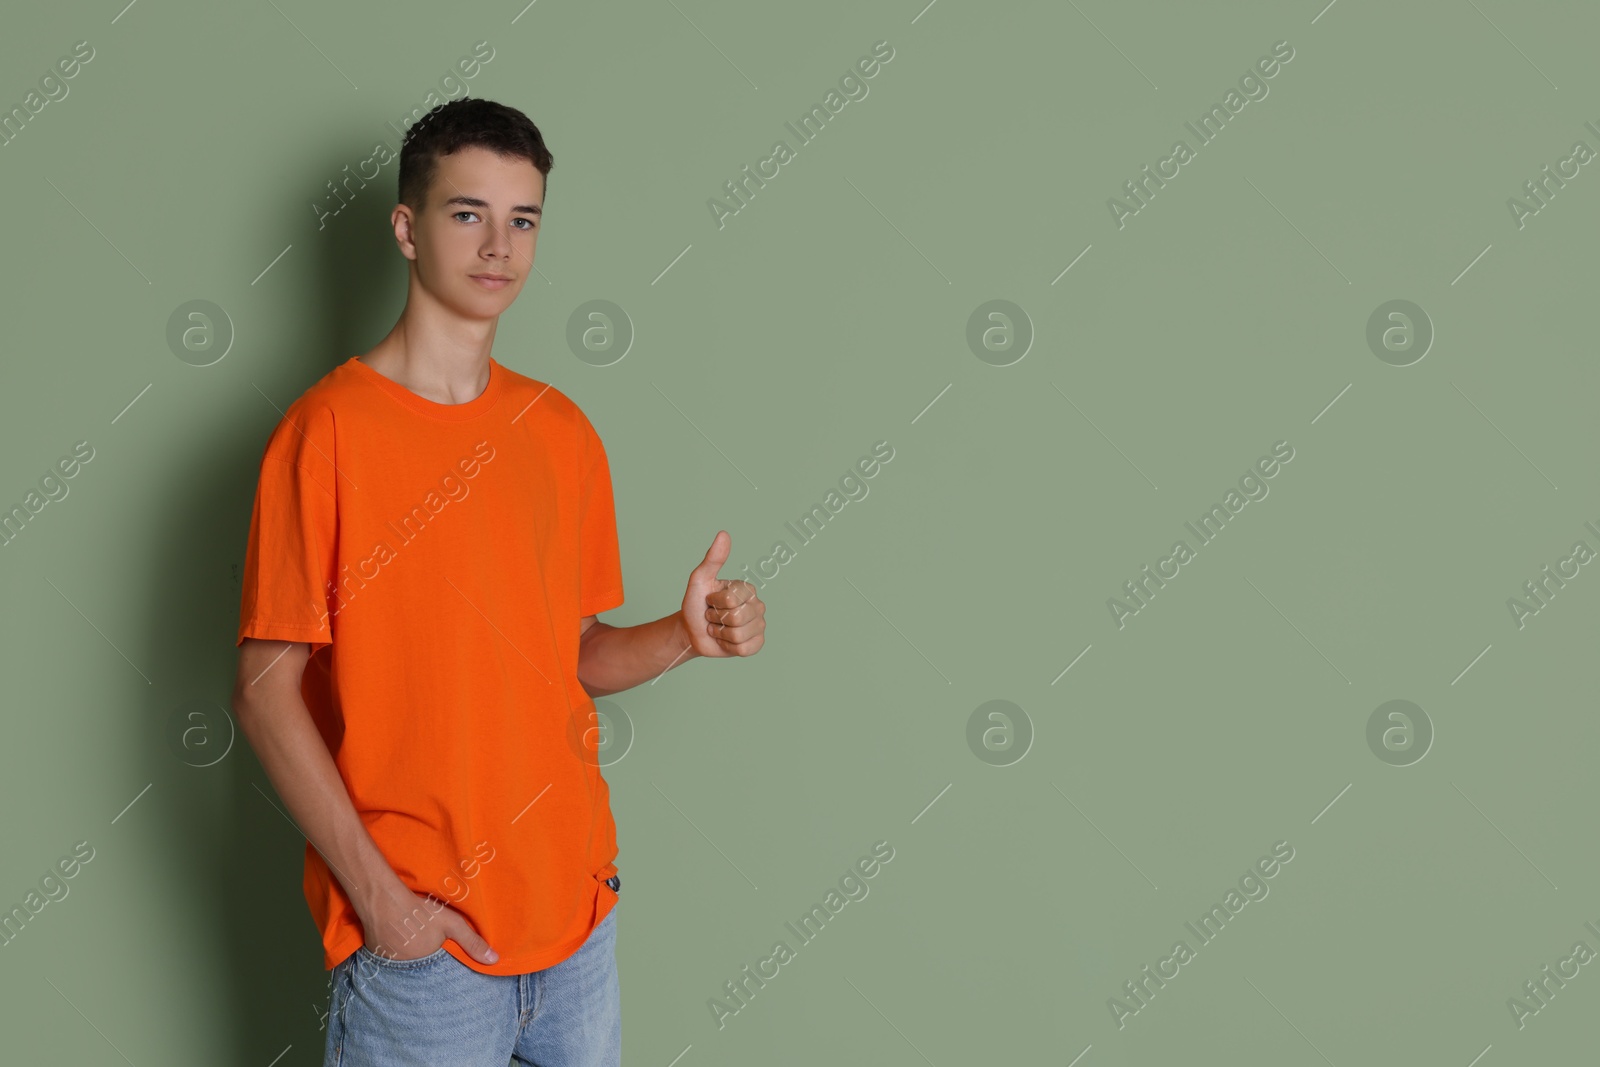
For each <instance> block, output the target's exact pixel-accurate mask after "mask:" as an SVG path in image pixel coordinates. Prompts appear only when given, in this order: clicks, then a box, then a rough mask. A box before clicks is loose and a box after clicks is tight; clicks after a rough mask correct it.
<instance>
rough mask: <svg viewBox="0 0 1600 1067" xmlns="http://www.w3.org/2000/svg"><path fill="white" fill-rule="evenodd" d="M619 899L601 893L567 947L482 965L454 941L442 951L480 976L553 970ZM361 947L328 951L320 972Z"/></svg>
mask: <svg viewBox="0 0 1600 1067" xmlns="http://www.w3.org/2000/svg"><path fill="white" fill-rule="evenodd" d="M618 899H619V898H618V897H617V895H616V894H615V893H613V892H611V891H610V890H609V889H607V890H605V891H604V892H602V893H601V894H600V900H599V902H598V903H597V904H596V905H595V917H594V926H591V927H590V928H589V929H587V930H585V931H584V932H583V933H581V934H579V935H578V936H577V937H575V938H573V939H572V940H571V941H568V942H567V943H566V944H563V945H558V946H557V947H555V948H553V949H547V950H545V951H544V952H536V953H533V954H532V955H529V956H521V957H515V958H513V957H510V956H506V955H504V954H502V955H501V956H500V958H499V959H498V960H496V961H495V962H494V963H484V962H483V961H481V960H475V959H472V958H471V957H469V956H468V955H467V953H466V950H465V949H463V948H462V947H461V946H460V945H458V944H456V943H455V942H454V941H446V942H445V946H444V948H445V951H446V952H448V953H450V955H451V957H453V958H454V959H456V960H457V961H459V962H460V963H461V965H462V966H464V967H469V968H471V969H472V970H474V971H477V972H478V973H479V974H492V975H500V976H502V977H504V976H515V975H519V974H528V973H530V972H533V971H542V970H544V969H545V968H546V967H554V966H555V965H556V964H558V963H560V962H561V961H562V960H564V959H566V958H567V957H569V956H571V955H572V954H573V953H574V952H577V951H578V949H579V948H581V947H583V943H584V942H585V941H587V940H589V938H590V936H591V935H593V933H594V929H595V927H596V926H599V925H600V924H601V923H602V922H604V921H605V918H606V916H607V915H610V914H611V909H612V908H614V907H616V906H617V900H618ZM363 944H365V942H364V941H363V940H362V939H361V938H359V937H357V938H355V939H354V940H352V941H350V942H348V943H341V944H340V945H339V947H338V948H335V949H333V950H331V951H330V952H329V953H328V954H327V956H326V958H325V959H324V960H323V965H322V969H323V970H325V971H331V970H333V969H334V968H335V967H337V966H339V965H340V964H341V963H343V962H344V961H345V960H347V959H349V958H350V956H351V955H353V954H354V953H355V952H356V950H358V949H359V948H360V947H361V946H362V945H363Z"/></svg>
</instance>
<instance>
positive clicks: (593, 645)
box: [578, 615, 699, 697]
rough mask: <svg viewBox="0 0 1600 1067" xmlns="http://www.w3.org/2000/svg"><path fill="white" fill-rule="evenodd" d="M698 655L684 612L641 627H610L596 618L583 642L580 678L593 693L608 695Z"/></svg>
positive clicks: (585, 634)
mask: <svg viewBox="0 0 1600 1067" xmlns="http://www.w3.org/2000/svg"><path fill="white" fill-rule="evenodd" d="M697 656H699V653H698V652H695V651H694V650H693V648H692V647H691V645H690V642H689V635H688V634H686V633H685V632H684V629H683V618H682V616H680V615H667V616H664V617H662V618H659V619H657V620H655V621H654V622H646V623H640V624H639V625H638V626H607V625H606V624H605V623H603V622H601V621H600V620H599V619H596V620H595V621H594V624H593V625H592V626H590V627H589V629H588V631H587V632H586V633H584V635H583V637H582V638H581V639H580V641H579V646H578V681H580V682H582V683H583V688H584V690H585V691H586V692H587V693H588V694H589V695H590V696H592V697H603V696H608V695H610V694H612V693H620V692H622V691H623V690H624V689H632V688H633V687H634V686H636V685H638V684H639V683H641V682H648V681H650V680H651V679H652V678H655V677H657V676H658V675H661V674H663V673H665V672H666V671H668V670H670V669H672V668H673V667H677V666H681V665H682V664H684V663H687V662H689V661H690V660H691V659H694V658H696V657H697Z"/></svg>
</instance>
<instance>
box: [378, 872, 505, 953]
mask: <svg viewBox="0 0 1600 1067" xmlns="http://www.w3.org/2000/svg"><path fill="white" fill-rule="evenodd" d="M356 910H357V914H358V915H359V916H360V919H361V929H362V931H363V932H364V933H365V934H366V941H365V942H364V944H365V947H366V949H367V951H368V952H371V953H373V954H374V955H377V956H382V957H384V958H385V959H391V960H415V959H421V958H422V957H423V956H427V955H431V954H432V953H434V952H437V951H438V950H439V949H440V947H442V946H443V945H444V943H445V941H446V940H447V939H448V940H451V941H454V942H455V943H456V944H458V945H460V946H461V947H462V948H463V949H465V950H466V951H467V953H468V954H469V955H470V956H472V958H473V959H477V960H481V961H483V962H484V963H494V962H496V961H498V960H499V959H500V955H499V953H497V952H495V951H494V949H492V948H490V947H489V942H487V941H485V940H484V939H483V938H482V937H480V936H479V935H478V931H477V930H475V929H473V927H472V924H471V923H470V922H468V921H467V917H466V916H465V915H462V914H461V913H460V912H459V911H456V910H455V909H454V908H452V907H450V906H449V905H448V904H446V903H444V902H443V901H441V900H439V899H438V898H437V897H433V896H428V895H424V894H421V893H413V892H412V891H411V890H410V889H408V888H406V886H405V884H404V883H403V882H400V881H399V880H398V879H396V883H395V886H394V887H393V888H392V889H390V890H389V891H388V892H386V893H383V894H382V895H380V896H379V897H378V898H377V899H376V900H373V901H370V902H368V904H367V906H366V907H365V908H360V907H358V908H357V909H356Z"/></svg>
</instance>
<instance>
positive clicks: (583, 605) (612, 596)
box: [578, 586, 624, 615]
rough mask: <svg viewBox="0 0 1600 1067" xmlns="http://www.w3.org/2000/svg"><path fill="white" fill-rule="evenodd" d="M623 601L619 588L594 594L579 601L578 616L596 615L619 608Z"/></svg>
mask: <svg viewBox="0 0 1600 1067" xmlns="http://www.w3.org/2000/svg"><path fill="white" fill-rule="evenodd" d="M623 599H624V598H623V596H622V589H621V587H620V586H619V587H617V588H614V589H607V590H606V591H605V592H603V593H595V594H593V595H591V596H587V597H584V598H583V599H582V600H581V601H579V603H578V614H579V615H598V614H600V613H601V612H602V611H610V610H611V609H612V608H615V607H621V606H622V602H623Z"/></svg>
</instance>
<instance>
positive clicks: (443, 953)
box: [356, 945, 450, 971]
mask: <svg viewBox="0 0 1600 1067" xmlns="http://www.w3.org/2000/svg"><path fill="white" fill-rule="evenodd" d="M356 955H357V956H359V957H360V958H361V959H363V960H370V961H372V963H373V964H374V965H375V966H378V967H381V968H383V969H384V970H398V971H414V970H419V969H421V968H423V967H427V966H430V965H432V964H435V963H438V962H439V961H440V960H442V959H444V958H445V957H447V956H449V955H450V950H449V949H448V948H446V947H445V946H444V945H440V946H439V947H438V948H437V949H435V950H433V951H432V952H430V953H428V954H427V955H426V956H418V957H417V958H416V959H411V960H397V959H390V958H389V957H388V956H384V955H381V954H379V953H377V952H374V951H372V950H371V949H370V948H368V947H367V946H366V945H361V946H359V947H358V948H357V949H356Z"/></svg>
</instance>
